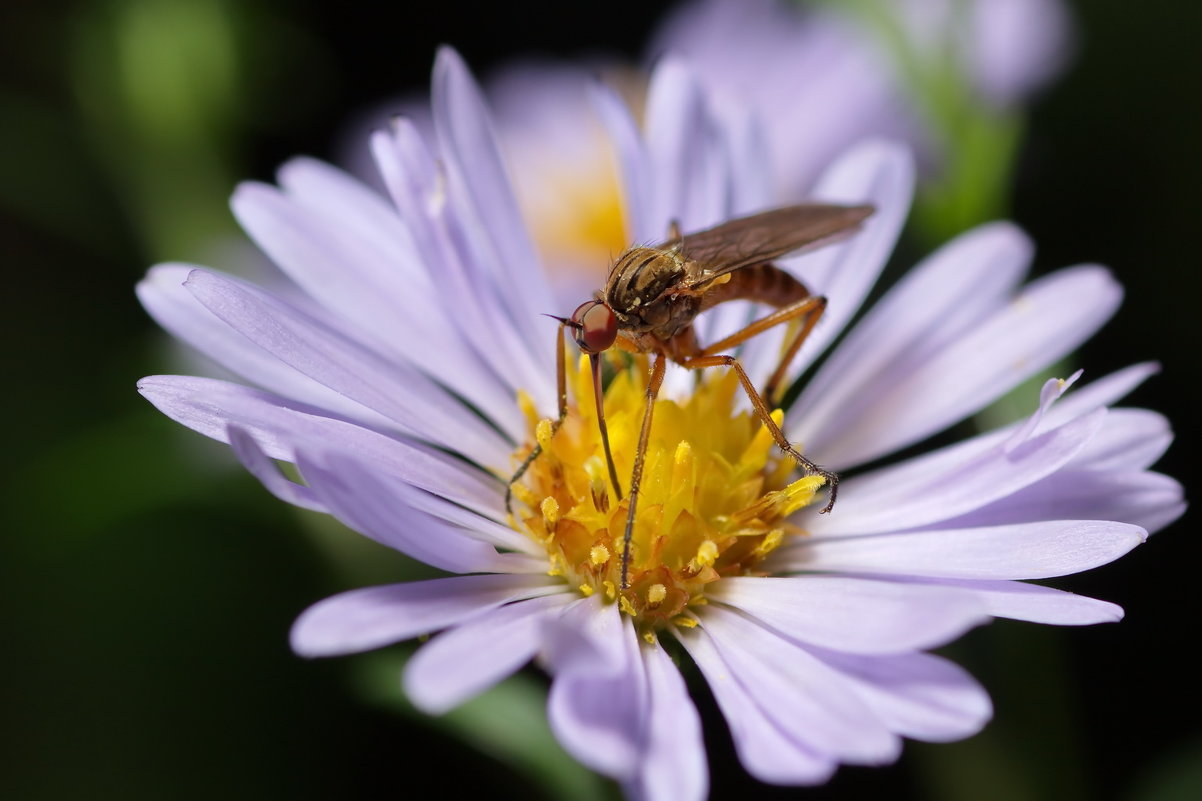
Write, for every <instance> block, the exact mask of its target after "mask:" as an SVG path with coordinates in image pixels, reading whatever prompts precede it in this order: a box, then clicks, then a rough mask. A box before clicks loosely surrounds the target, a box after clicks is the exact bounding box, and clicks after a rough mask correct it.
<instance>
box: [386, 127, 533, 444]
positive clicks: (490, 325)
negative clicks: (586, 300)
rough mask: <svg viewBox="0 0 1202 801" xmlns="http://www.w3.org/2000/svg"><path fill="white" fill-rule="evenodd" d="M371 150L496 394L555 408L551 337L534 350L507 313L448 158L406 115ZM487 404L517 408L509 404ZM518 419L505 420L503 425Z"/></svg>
mask: <svg viewBox="0 0 1202 801" xmlns="http://www.w3.org/2000/svg"><path fill="white" fill-rule="evenodd" d="M373 152H374V154H375V157H376V160H377V162H378V163H379V166H380V170H381V173H382V174H383V176H384V179H385V183H386V185H387V186H388V189H389V192H390V194H391V195H392V198H393V201H394V202H395V203H396V204H397V208H398V210H399V212H400V215H401V218H402V219H404V220H405V221H406V223H407V225H408V226H409V228H410V230H411V231H412V232H413V237H414V241H415V243H416V244H417V246H418V248H419V249H420V250H421V253H422V258H423V259H424V260H425V261H426V263H427V264H428V265H429V266H428V269H429V270H430V272H431V273H432V274H433V275H436V276H437V278H438V280H437V281H436V284H435V286H436V288H437V290H438V293H439V295H440V297H441V298H442V302H443V304H444V306H445V307H446V308H447V309H449V310H451V312H452V316H453V318H454V319H455V321H456V324H455V327H456V328H457V329H458V331H459V333H460V335H461V336H462V337H463V338H464V340H465V341H466V342H468V343H470V345H471V346H472V350H473V351H474V353H475V355H476V360H477V361H478V362H479V363H480V364H481V365H486V366H487V367H488V369H489V370H491V372H492V373H493V374H495V376H496V378H497V380H498V381H500V382H501V383H502V384H503V385H505V386H508V387H509V392H508V393H504V392H502V393H501V394H503V395H507V396H508V397H512V396H513V394H515V393H516V391H517V389H518V388H524V389H526V390H527V391H528V392H530V393H531V395H532V396H533V397H534V399H535V401H536V402H537V403H538V405H539V408H541V409H546V410H548V411H549V410H551V409H554V408H555V388H554V383H555V382H554V375H553V373H552V372H551V371H549V370H548V369H547V365H548V364H553V363H554V362H553V360H552V359H553V355H554V352H553V351H552V350H551V337H550V336H546V338H545V342H544V343H543V344H542V345H541V346H537V343H536V346H535V347H532V346H531V344H530V341H529V340H528V339H527V338H526V337H525V336H524V335H523V334H522V332H521V331H519V330H518V329H517V325H518V320H517V316H516V314H511V313H510V312H511V311H512V310H510V309H509V308H508V306H507V301H506V300H505V299H504V297H502V296H501V295H500V289H499V287H498V286H497V280H490V279H489V277H488V275H487V274H486V273H485V272H484V271H486V270H492V269H496V268H497V266H496V265H495V264H494V262H495V261H496V257H495V256H491V255H487V254H482V253H480V252H478V251H479V250H480V249H481V248H484V247H486V246H485V245H484V244H483V243H482V242H480V241H479V240H480V234H479V231H478V230H476V229H479V228H480V227H481V226H482V225H483V223H473V222H472V220H473V219H474V218H473V217H472V216H471V215H472V212H471V209H470V208H464V204H465V203H467V201H466V200H463V199H462V198H460V197H459V196H458V195H459V194H460V193H462V192H463V191H465V190H464V188H463V187H462V186H459V185H458V184H455V185H451V184H450V182H449V179H448V178H447V176H446V172H445V170H446V160H445V159H443V158H439V157H436V155H435V154H433V153H431V152H430V151H429V149H428V148H427V147H426V145H425V142H423V141H422V138H421V136H420V135H419V133H418V131H417V129H416V127H415V126H414V124H413V123H412V122H410V121H409V120H406V119H397V120H395V121H394V122H393V125H392V131H391V135H388V134H384V133H378V134H377V135H376V137H375V138H374V139H373ZM469 228H470V229H473V230H476V233H475V234H474V235H473V234H472V233H471V232H470V231H469V230H468V229H469ZM538 281H539V285H540V286H541V285H543V284H544V283H545V281H544V279H543V278H542V277H540V278H539V279H538ZM537 319H538V320H539V321H541V322H547V321H546V320H545V318H537ZM462 321H470V324H462ZM523 324H525V323H524V321H523ZM550 328H551V330H552V331H553V330H554V328H553V326H551V327H550ZM493 405H500V406H510V407H515V408H516V405H515V404H493ZM519 423H520V421H516V422H514V421H510V423H509V425H510V426H514V425H518V424H519ZM507 430H512V428H511V429H507Z"/></svg>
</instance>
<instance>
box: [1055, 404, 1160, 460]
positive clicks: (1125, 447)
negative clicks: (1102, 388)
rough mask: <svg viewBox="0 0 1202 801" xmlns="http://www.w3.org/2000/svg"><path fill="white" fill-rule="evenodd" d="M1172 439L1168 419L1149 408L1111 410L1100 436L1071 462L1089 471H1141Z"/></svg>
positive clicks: (1156, 458)
mask: <svg viewBox="0 0 1202 801" xmlns="http://www.w3.org/2000/svg"><path fill="white" fill-rule="evenodd" d="M1172 442H1173V431H1172V429H1171V428H1170V427H1169V421H1168V419H1167V418H1166V417H1165V416H1164V415H1162V414H1159V413H1157V412H1152V411H1148V410H1147V409H1112V410H1111V411H1110V414H1108V415H1107V416H1106V424H1105V425H1104V426H1102V430H1101V431H1099V432H1098V436H1096V437H1094V438H1093V439H1092V440H1090V442H1089V444H1088V445H1086V446H1085V448H1084V449H1083V450H1082V451H1081V452H1080V453H1079V454H1077V455H1076V457H1074V458H1073V460H1072V461H1071V462H1069V466H1070V467H1073V468H1077V469H1086V470H1124V471H1131V470H1142V469H1145V468H1148V467H1151V466H1152V465H1153V464H1155V463H1156V461H1157V460H1158V459H1160V457H1161V456H1163V455H1164V452H1165V451H1166V450H1168V447H1169V445H1170V444H1172Z"/></svg>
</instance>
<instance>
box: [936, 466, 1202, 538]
mask: <svg viewBox="0 0 1202 801" xmlns="http://www.w3.org/2000/svg"><path fill="white" fill-rule="evenodd" d="M1184 511H1185V501H1184V491H1183V489H1182V487H1181V484H1179V483H1178V482H1177V481H1176V480H1174V479H1172V478H1170V477H1168V476H1166V475H1162V474H1160V473H1151V472H1138V471H1133V470H1123V471H1119V470H1066V471H1062V472H1060V473H1057V474H1055V475H1053V476H1049V477H1048V478H1046V479H1044V480H1043V481H1041V482H1039V483H1038V484H1033V485H1032V486H1030V487H1027V488H1026V489H1024V490H1022V491H1021V492H1017V493H1015V494H1014V495H1012V496H1010V497H1008V498H1003V499H1001V500H998V501H996V502H994V503H992V504H990V505H989V506H986V507H984V508H981V509H976V510H974V511H972V512H969V513H968V514H965V515H963V516H961V517H957V518H954V519H950V520H946V521H943V522H941V523H940V524H939V526H940V527H944V526H946V527H948V528H959V527H965V526H996V525H1003V524H1012V523H1037V522H1038V521H1040V520H1055V519H1064V518H1074V519H1078V520H1082V519H1094V520H1118V521H1121V522H1124V523H1131V524H1132V525H1135V526H1138V527H1139V528H1142V529H1143V530H1144V531H1146V532H1148V533H1149V534H1151V533H1153V532H1156V531H1159V530H1160V529H1162V528H1164V527H1165V526H1167V525H1168V524H1169V523H1171V522H1173V521H1174V520H1176V519H1177V518H1178V517H1180V516H1181V514H1182V513H1183V512H1184Z"/></svg>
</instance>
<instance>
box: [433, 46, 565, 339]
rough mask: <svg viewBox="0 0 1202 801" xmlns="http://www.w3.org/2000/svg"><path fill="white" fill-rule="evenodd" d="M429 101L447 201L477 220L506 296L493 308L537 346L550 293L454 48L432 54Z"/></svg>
mask: <svg viewBox="0 0 1202 801" xmlns="http://www.w3.org/2000/svg"><path fill="white" fill-rule="evenodd" d="M431 105H432V110H433V113H434V127H435V132H436V135H437V139H438V144H439V150H440V151H441V153H442V156H443V158H444V164H445V167H446V175H447V180H448V181H449V183H450V184H451V187H450V192H451V197H452V202H454V201H455V200H458V201H460V202H462V203H463V204H465V206H467V207H469V208H470V209H471V217H468V219H472V218H473V217H474V218H475V219H478V220H479V221H480V223H482V226H483V227H482V229H481V230H479V231H476V232H473V235H474V236H475V237H477V238H479V239H480V241H481V244H485V243H486V247H487V248H488V250H487V251H485V252H484V253H483V254H481V255H485V256H487V257H490V258H486V259H484V260H481V261H480V262H478V266H479V268H480V269H482V270H485V271H489V272H492V273H493V276H494V278H495V289H496V291H497V292H498V294H499V296H500V297H502V298H504V302H505V308H504V309H501V310H498V311H500V312H501V313H503V314H507V315H509V316H510V317H511V318H512V320H513V323H514V326H515V328H516V330H517V331H519V332H521V334H522V336H523V338H524V339H525V341H526V343H527V345H528V346H529V347H530V348H531V349H532V350H535V352H540V351H539V350H538V349H537V345H538V342H539V338H540V333H541V331H542V327H541V326H539V325H538V320H539V315H540V314H542V313H544V312H546V311H547V310H548V309H550V308H551V302H552V301H551V294H550V291H549V288H548V285H547V282H546V280H545V278H544V277H543V274H542V270H541V267H540V265H539V262H538V259H537V257H536V256H535V252H534V246H533V244H532V243H531V241H530V238H529V235H528V234H527V232H526V223H525V220H523V219H522V217H521V214H520V213H519V212H518V205H517V199H516V198H515V197H514V194H513V189H512V187H511V184H510V181H509V177H508V175H506V172H505V166H504V164H503V163H502V161H501V153H500V149H499V147H498V145H497V141H496V134H495V133H494V131H493V126H492V120H491V117H490V115H489V112H488V109H487V108H486V106H485V103H484V98H483V97H482V96H481V93H480V89H479V87H478V86H477V85H476V82H475V80H474V79H473V78H472V76H471V73H470V72H468V69H467V66H466V65H464V63H463V60H462V59H461V58H460V57H459V54H458V53H456V52H455V51H454V50H452V49H451V48H448V47H443V48H440V49H439V51H438V56H437V58H436V59H435V63H434V78H433V87H432V90H431Z"/></svg>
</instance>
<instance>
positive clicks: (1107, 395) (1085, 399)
mask: <svg viewBox="0 0 1202 801" xmlns="http://www.w3.org/2000/svg"><path fill="white" fill-rule="evenodd" d="M1154 369H1155V367H1154V365H1136V366H1134V367H1130V368H1126V369H1124V370H1121V371H1119V372H1117V373H1114V374H1112V375H1111V376H1108V377H1106V378H1102V379H1099V380H1098V381H1094V382H1093V383H1091V384H1088V385H1086V386H1085V387H1084V388H1082V389H1075V390H1074V391H1073V392H1070V393H1068V395H1067V397H1065V398H1063V399H1059V400H1056V402H1055V403H1054V404H1053V403H1052V400H1054V399H1053V398H1050V397H1049V398H1048V399H1046V400H1047V403H1046V404H1041V406H1040V409H1039V410H1038V411H1036V412H1035V414H1034V415H1032V416H1031V417H1030V418H1028V420H1027V421H1026V422H1025V423H1024V422H1020V423H1015V424H1013V425H1010V426H1006V427H1004V428H1001V429H997V430H995V431H990V432H986V433H984V434H979V435H977V436H975V437H972V438H970V439H967V440H963V441H961V442H956V443H953V444H952V445H948V446H945V447H943V448H940V449H938V450H934V451H929V452H927V453H924V454H922V455H920V456H916V457H913V458H911V459H907V460H906V461H904V462H902V463H899V464H897V465H893V466H890V467H886V468H882V469H879V470H874V471H871V472H869V473H864V474H861V475H858V476H855V477H853V478H851V479H848V480H847V481H846V482H844V484H843V485H842V487H841V489H843V490H844V492H843V494H842V499H841V500H840V501H839V503H840V506H839V509H840V514H839V515H838V516H832V518H831V520H827V519H825V518H822V517H818V516H817V515H815V514H810V515H807V522H806V525H807V526H811V525H812V526H813V527H814V529H815V530H822V529H823V528H824V527H829V526H830V524H831V522H833V521H834V520H835V518H836V517H839V518H841V517H842V514H843V512H842V510H843V509H844V508H845V507H844V505H843V504H844V502H845V501H846V500H848V499H850V498H853V497H858V496H861V495H865V496H877V495H879V496H880V497H881V498H882V499H888V498H889V496H891V495H895V494H896V493H895V490H896V488H897V486H898V484H899V482H902V483H904V482H906V481H907V480H909V481H912V482H918V483H921V482H924V481H928V478H927V477H930V476H951V475H956V473H957V471H958V470H959V469H961V468H962V467H963V466H965V465H970V464H973V463H974V462H975V461H978V460H981V459H984V458H987V455H988V454H989V453H991V452H993V451H996V450H997V449H999V448H1002V447H1004V446H1005V444H1006V442H1007V441H1008V440H1010V439H1011V438H1013V437H1014V435H1015V432H1016V431H1018V430H1019V429H1020V428H1022V427H1025V426H1028V425H1029V424H1030V422H1031V421H1035V422H1036V425H1035V428H1034V430H1033V431H1031V434H1043V433H1045V432H1047V431H1049V430H1051V429H1052V428H1054V427H1056V426H1063V425H1065V424H1067V423H1069V422H1072V421H1074V420H1077V419H1078V418H1081V417H1083V416H1085V415H1087V414H1088V413H1089V412H1092V411H1095V410H1097V409H1099V408H1101V407H1102V406H1104V405H1106V404H1109V403H1113V402H1115V401H1117V400H1118V399H1119V398H1121V397H1122V396H1123V395H1125V394H1126V393H1127V392H1129V391H1130V390H1131V389H1133V388H1134V387H1135V386H1136V385H1138V383H1139V382H1140V381H1142V380H1143V379H1144V378H1146V377H1147V376H1148V375H1150V374H1151V373H1152V372H1153V371H1154ZM1045 405H1046V408H1045ZM1131 411H1132V410H1126V409H1116V410H1112V411H1110V412H1109V413H1108V414H1107V415H1106V419H1105V421H1104V423H1103V426H1102V428H1101V430H1100V431H1099V432H1098V433H1097V434H1096V435H1095V437H1094V438H1093V439H1092V440H1090V441H1089V443H1088V444H1087V445H1086V447H1085V448H1084V449H1082V450H1081V451H1080V452H1079V453H1078V454H1077V456H1076V457H1074V459H1073V460H1070V465H1073V466H1092V462H1093V459H1094V457H1093V456H1091V454H1094V455H1096V457H1097V458H1099V459H1104V458H1106V457H1105V454H1108V453H1109V452H1110V451H1111V450H1113V449H1115V448H1119V449H1120V450H1121V448H1122V443H1123V442H1128V443H1129V445H1130V448H1129V450H1125V451H1122V452H1123V453H1125V454H1126V455H1128V456H1130V457H1131V458H1132V459H1134V460H1135V462H1134V463H1133V464H1132V466H1142V463H1141V461H1140V460H1141V459H1145V458H1146V457H1147V456H1148V455H1149V454H1150V453H1151V452H1152V451H1155V450H1158V449H1159V448H1160V447H1161V446H1162V444H1163V442H1162V441H1161V440H1160V439H1159V438H1158V437H1156V436H1153V432H1152V431H1151V430H1150V429H1149V428H1148V427H1147V426H1146V424H1145V425H1143V426H1141V425H1138V424H1137V425H1135V426H1134V427H1135V428H1137V429H1139V430H1141V431H1143V432H1146V433H1148V434H1149V441H1148V442H1143V443H1137V442H1134V441H1131V440H1132V439H1133V438H1132V437H1128V436H1125V435H1124V431H1126V430H1127V426H1128V413H1129V412H1131ZM1116 421H1117V422H1116ZM1095 448H1096V449H1097V450H1095ZM1082 462H1084V463H1085V464H1084V465H1082V464H1081V463H1082ZM915 486H917V485H916V484H915ZM848 489H850V490H852V491H851V492H847V490H848ZM918 500H920V499H918ZM894 501H896V498H894ZM853 505H854V502H853ZM1056 517H1064V515H1056ZM1103 517H1104V516H1101V515H1085V516H1084V518H1097V519H1101V518H1103ZM836 528H837V526H836ZM834 530H835V529H834V528H831V531H832V532H833V531H834Z"/></svg>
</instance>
